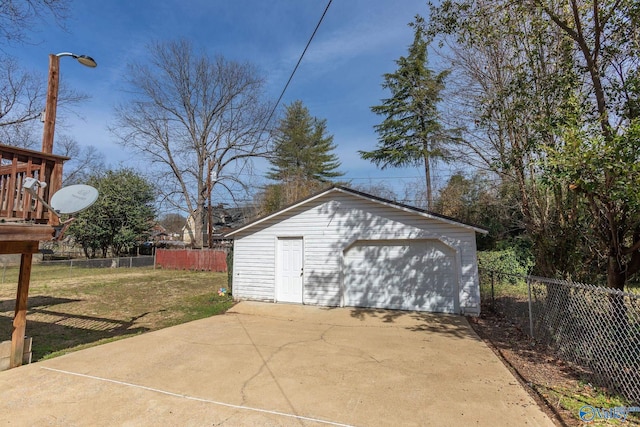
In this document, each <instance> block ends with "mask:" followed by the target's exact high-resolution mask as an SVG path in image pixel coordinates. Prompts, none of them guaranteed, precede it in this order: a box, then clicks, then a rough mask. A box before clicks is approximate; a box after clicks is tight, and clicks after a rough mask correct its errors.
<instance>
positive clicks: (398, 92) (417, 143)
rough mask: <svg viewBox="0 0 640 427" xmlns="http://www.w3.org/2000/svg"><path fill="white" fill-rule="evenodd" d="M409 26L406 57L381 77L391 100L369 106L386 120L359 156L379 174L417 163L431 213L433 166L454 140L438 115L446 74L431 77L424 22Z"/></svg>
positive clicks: (422, 20)
mask: <svg viewBox="0 0 640 427" xmlns="http://www.w3.org/2000/svg"><path fill="white" fill-rule="evenodd" d="M409 25H410V26H411V27H412V28H413V29H414V40H413V44H411V46H409V54H408V55H407V56H406V57H404V56H402V57H400V59H398V60H397V61H396V64H397V65H398V69H397V70H396V72H394V73H387V74H385V75H384V83H383V84H382V87H383V88H385V89H389V90H390V91H391V98H387V99H383V100H382V105H376V106H373V107H371V111H373V112H374V113H376V114H379V115H381V116H384V117H385V118H384V120H383V121H382V123H380V124H379V125H376V126H375V130H376V132H377V133H378V135H379V137H378V148H377V149H375V150H373V151H360V155H361V156H362V158H363V159H367V160H370V161H371V162H373V163H374V164H376V165H377V166H380V167H381V168H382V169H384V168H386V167H388V166H393V167H402V166H408V165H415V166H417V165H419V164H422V165H423V167H424V173H425V181H426V193H427V204H428V208H429V209H430V208H432V206H433V190H432V185H431V173H432V170H431V169H432V164H433V162H435V161H437V160H443V159H447V151H446V149H445V145H446V144H447V143H448V142H451V141H453V140H454V139H455V137H454V134H455V132H454V131H452V130H447V129H445V127H444V126H443V125H442V123H441V120H440V114H439V112H438V103H439V102H440V101H441V100H442V98H441V93H442V90H443V89H444V87H445V86H444V84H445V78H446V77H447V75H448V74H449V72H448V71H442V72H440V73H437V74H436V73H435V72H434V71H433V70H431V69H430V68H428V63H427V46H428V44H427V41H426V30H425V23H424V19H423V18H422V17H421V16H419V15H416V17H415V21H414V22H412V23H411V24H409Z"/></svg>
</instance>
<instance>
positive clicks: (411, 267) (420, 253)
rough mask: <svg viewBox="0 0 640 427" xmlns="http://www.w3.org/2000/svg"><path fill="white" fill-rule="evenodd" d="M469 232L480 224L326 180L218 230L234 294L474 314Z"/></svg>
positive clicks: (474, 276) (477, 299) (471, 234)
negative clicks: (285, 203)
mask: <svg viewBox="0 0 640 427" xmlns="http://www.w3.org/2000/svg"><path fill="white" fill-rule="evenodd" d="M477 232H478V233H486V232H487V231H486V230H484V229H481V228H478V227H476V226H472V225H468V224H463V223H460V222H458V221H455V220H453V219H451V218H447V217H443V216H440V215H435V214H432V213H429V212H427V211H424V210H422V209H418V208H413V207H410V206H406V205H403V204H399V203H395V202H392V201H389V200H385V199H382V198H379V197H375V196H371V195H368V194H365V193H362V192H359V191H355V190H351V189H349V188H345V187H333V188H330V189H328V190H325V191H323V192H321V193H318V194H316V195H314V196H311V197H309V198H307V199H305V200H302V201H300V202H298V203H296V204H295V205H292V206H290V207H288V208H285V209H283V210H281V211H278V212H276V213H273V214H271V215H269V216H266V217H264V218H261V219H258V220H256V221H254V222H251V223H249V224H247V225H245V226H244V227H242V228H239V229H238V230H235V231H233V232H231V233H229V234H227V236H229V237H234V239H235V240H234V257H233V295H234V297H235V298H236V299H239V300H259V301H273V302H286V303H298V304H313V305H323V306H341V307H342V306H348V307H372V308H389V309H399V310H418V311H433V312H444V313H459V314H471V315H477V314H479V312H480V291H479V284H478V268H477V259H476V240H475V233H477Z"/></svg>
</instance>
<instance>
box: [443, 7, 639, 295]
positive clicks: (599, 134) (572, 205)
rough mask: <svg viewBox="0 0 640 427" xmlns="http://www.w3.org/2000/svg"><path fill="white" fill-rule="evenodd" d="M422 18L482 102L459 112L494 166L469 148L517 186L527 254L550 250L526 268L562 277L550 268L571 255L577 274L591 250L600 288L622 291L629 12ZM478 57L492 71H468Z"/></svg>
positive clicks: (635, 217)
mask: <svg viewBox="0 0 640 427" xmlns="http://www.w3.org/2000/svg"><path fill="white" fill-rule="evenodd" d="M433 11H434V12H435V13H434V14H433V15H432V16H434V17H435V20H434V21H435V22H436V23H437V25H436V26H437V27H438V30H440V31H444V32H445V33H448V34H455V35H456V37H455V38H454V43H455V47H462V48H463V49H464V55H456V58H457V59H458V60H459V63H464V64H465V66H466V68H467V69H468V70H473V72H472V73H468V74H466V75H467V76H469V77H472V78H473V79H474V82H476V83H477V86H475V88H479V89H480V92H479V93H481V94H482V95H485V96H481V97H478V98H476V99H468V101H469V102H470V104H472V105H473V106H474V107H475V108H477V110H476V111H481V112H482V114H480V115H477V116H476V118H477V122H476V123H479V125H480V127H481V128H482V129H481V130H482V131H484V135H486V136H489V137H488V138H486V139H485V140H488V141H491V142H492V144H491V145H489V147H495V148H496V150H493V153H496V154H497V156H492V154H491V153H492V151H491V150H490V151H484V150H483V148H485V147H480V148H477V147H471V145H469V147H470V148H471V149H472V150H474V151H475V152H476V153H477V154H478V155H483V154H485V153H486V154H488V156H486V157H485V163H487V164H490V165H493V166H496V165H497V166H498V169H499V170H500V171H501V172H504V173H505V174H504V176H505V177H507V176H509V175H511V176H512V177H513V178H514V179H515V181H516V182H518V184H519V186H520V194H521V197H520V203H521V208H522V211H523V219H524V225H525V226H526V227H527V231H528V232H529V233H530V234H531V235H532V236H536V239H535V241H534V243H535V245H534V247H535V248H538V250H539V249H546V248H554V251H553V252H549V251H546V250H545V251H544V252H546V254H544V256H539V257H537V265H536V268H539V267H540V266H541V265H542V264H546V265H545V266H544V270H547V271H550V272H553V270H554V269H557V270H556V271H558V272H560V273H565V274H566V273H568V274H572V273H573V272H572V271H571V270H570V269H569V270H564V271H563V270H562V267H560V268H558V267H559V266H563V264H565V263H563V262H561V261H562V260H563V259H564V260H566V258H567V257H566V255H567V254H575V253H576V252H581V253H580V255H581V256H582V258H583V260H582V262H580V263H574V264H573V265H574V266H575V265H577V264H582V265H584V264H586V263H585V262H584V261H585V260H586V259H588V258H589V252H590V251H591V252H594V253H596V254H597V255H598V256H599V257H600V260H601V261H604V262H603V264H605V265H606V267H605V270H606V272H607V284H608V285H609V286H610V287H613V288H616V289H623V288H624V285H625V283H626V281H627V280H628V279H629V278H631V277H633V276H634V275H636V274H637V273H638V271H640V210H639V209H638V207H639V206H640V203H639V200H638V195H637V194H635V193H634V192H633V190H631V188H634V187H635V186H636V185H637V184H638V182H640V175H639V174H638V172H637V163H638V154H637V153H638V147H639V146H640V140H639V137H638V121H639V117H638V113H639V111H638V99H640V85H639V84H638V81H639V79H638V77H639V74H638V69H640V49H639V48H638V46H639V45H638V37H637V23H638V22H639V21H640V9H639V8H638V3H637V2H636V1H632V0H616V1H613V0H596V1H593V2H580V1H571V2H567V3H558V2H553V1H549V0H530V1H525V2H510V1H506V0H505V1H492V2H487V1H477V0H465V1H444V2H442V3H441V4H440V5H439V6H438V7H437V8H435V9H434V10H433ZM452 29H453V30H452ZM450 30H452V31H450ZM487 41H489V42H487ZM470 48H471V49H470ZM480 49H482V50H480ZM478 51H484V52H487V53H489V54H488V55H486V56H485V57H484V58H487V59H491V60H494V59H498V60H499V61H490V62H483V61H482V60H480V61H478V58H482V57H480V56H479V55H474V53H477V52H478ZM505 53H506V54H505ZM464 57H466V58H473V61H478V62H479V64H478V65H480V67H475V68H474V67H473V66H472V65H473V64H471V61H467V62H466V63H465V62H464V60H463V59H462V58H464ZM483 76H490V77H492V80H488V79H486V78H477V77H483ZM494 82H496V83H498V84H499V85H496V86H493V87H492V84H491V83H494ZM495 87H497V88H498V90H495ZM491 94H493V97H491V96H490V95H491ZM511 171H512V172H513V173H512V172H511ZM570 189H571V190H573V191H569V190H570ZM585 212H586V213H585ZM572 230H573V232H572ZM568 236H570V238H568ZM585 237H588V238H591V237H595V238H596V239H597V240H590V241H589V242H586V243H584V242H583V244H581V240H584V239H585ZM567 243H568V245H567ZM587 243H588V244H587ZM574 258H575V257H574ZM564 266H567V267H570V268H571V267H572V265H571V264H570V263H566V264H565V265H564ZM572 275H573V274H572ZM573 276H574V277H575V275H573Z"/></svg>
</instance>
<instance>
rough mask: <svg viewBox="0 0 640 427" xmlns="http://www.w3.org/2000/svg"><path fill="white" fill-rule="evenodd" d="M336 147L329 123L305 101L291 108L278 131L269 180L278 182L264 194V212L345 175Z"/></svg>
mask: <svg viewBox="0 0 640 427" xmlns="http://www.w3.org/2000/svg"><path fill="white" fill-rule="evenodd" d="M335 148H336V145H335V144H334V143H333V136H332V135H327V121H326V120H322V119H319V118H317V117H313V116H311V114H310V113H309V110H308V109H307V107H305V106H304V104H303V103H302V101H299V100H298V101H294V102H292V103H291V104H290V105H288V106H287V107H286V110H285V115H284V117H283V118H282V119H281V120H280V121H279V123H278V126H277V128H276V129H275V138H274V146H273V153H272V155H271V157H270V159H269V161H270V162H271V169H270V171H269V172H268V173H267V177H268V178H269V179H272V180H274V181H277V182H276V183H275V184H271V185H268V186H267V187H266V188H265V190H264V192H263V193H262V194H261V197H262V200H261V201H260V205H261V206H262V211H263V213H268V212H273V211H275V210H278V209H280V208H282V207H283V206H285V205H288V204H290V203H293V202H295V201H296V200H299V199H301V198H303V197H306V196H308V195H309V194H311V193H313V192H314V191H316V190H319V189H320V188H322V187H324V186H326V183H327V182H329V181H331V179H332V178H337V177H339V176H342V175H343V173H342V172H340V171H339V170H338V168H339V167H340V161H339V160H338V156H337V155H336V154H335V153H334V152H333V150H335Z"/></svg>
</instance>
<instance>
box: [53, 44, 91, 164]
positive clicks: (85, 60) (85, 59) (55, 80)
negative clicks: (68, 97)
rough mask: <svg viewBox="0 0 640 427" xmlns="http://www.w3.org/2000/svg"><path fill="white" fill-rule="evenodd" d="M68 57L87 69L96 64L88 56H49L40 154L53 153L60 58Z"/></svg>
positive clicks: (71, 54) (59, 54)
mask: <svg viewBox="0 0 640 427" xmlns="http://www.w3.org/2000/svg"><path fill="white" fill-rule="evenodd" d="M61 56H70V57H72V58H74V59H77V60H78V62H79V63H81V64H82V65H85V66H87V67H91V68H95V67H96V66H97V65H98V64H97V63H96V61H94V60H93V58H91V57H90V56H87V55H76V54H74V53H71V52H62V53H58V54H55V55H54V54H50V55H49V85H48V87H47V103H46V106H45V110H44V130H43V132H42V152H43V153H49V154H51V153H53V133H54V131H55V128H56V110H57V108H58V82H59V81H60V72H59V70H60V57H61Z"/></svg>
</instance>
